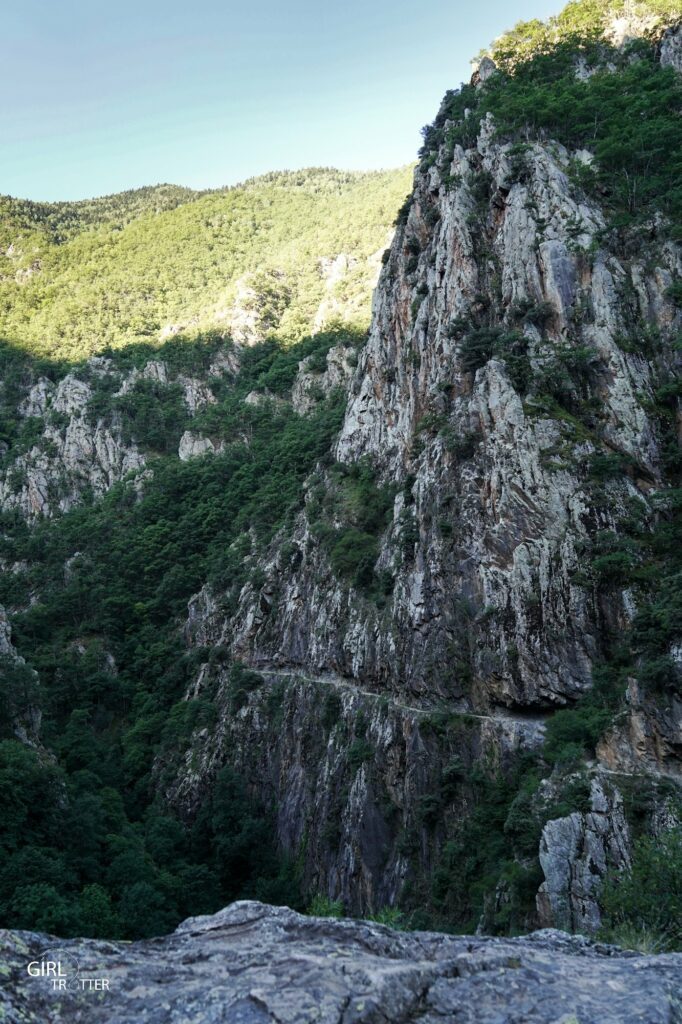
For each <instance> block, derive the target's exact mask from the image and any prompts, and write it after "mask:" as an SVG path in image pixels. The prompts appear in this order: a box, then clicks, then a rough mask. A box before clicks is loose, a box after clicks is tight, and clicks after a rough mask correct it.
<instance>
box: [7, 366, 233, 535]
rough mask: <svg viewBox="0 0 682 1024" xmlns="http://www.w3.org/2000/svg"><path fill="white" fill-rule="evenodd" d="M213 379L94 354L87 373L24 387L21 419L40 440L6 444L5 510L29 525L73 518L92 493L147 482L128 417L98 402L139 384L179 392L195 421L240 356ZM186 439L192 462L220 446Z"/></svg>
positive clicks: (184, 449)
mask: <svg viewBox="0 0 682 1024" xmlns="http://www.w3.org/2000/svg"><path fill="white" fill-rule="evenodd" d="M219 356H220V358H219V359H218V360H217V361H216V363H215V365H214V366H212V367H211V369H210V371H209V375H208V377H209V379H208V380H206V379H199V378H196V377H190V376H187V375H184V374H174V373H172V372H171V371H170V370H169V367H168V366H167V365H166V363H165V362H164V361H163V360H158V359H154V360H150V361H149V362H147V363H146V364H145V365H144V366H143V367H141V368H139V369H138V368H133V369H132V370H129V371H121V370H117V368H116V366H115V365H114V363H113V362H112V360H110V359H107V358H104V357H101V356H93V357H92V358H91V359H89V360H88V361H87V362H86V363H85V364H84V366H83V368H82V369H78V370H74V371H72V372H70V373H68V374H67V375H66V376H64V377H62V378H61V379H59V380H58V381H56V382H54V381H52V380H49V379H48V378H46V377H40V378H39V379H38V380H37V381H35V382H34V383H27V384H26V385H25V386H24V387H23V388H22V389H21V392H22V393H21V397H20V399H19V402H18V403H17V408H16V413H17V415H18V417H19V419H20V420H23V421H24V422H26V421H32V422H33V423H34V424H35V425H36V427H37V429H36V436H35V438H34V439H33V440H32V442H31V443H30V445H29V446H28V447H27V448H26V450H24V451H20V452H18V453H17V451H16V450H15V448H9V449H8V448H7V446H6V445H0V456H1V457H2V462H1V463H0V509H2V510H3V511H16V512H18V513H19V515H21V516H22V517H23V518H24V519H26V520H27V522H29V523H35V522H37V521H38V520H40V519H42V518H50V517H52V516H54V515H55V514H57V513H60V512H68V511H69V510H70V509H72V508H74V507H75V506H77V505H79V504H80V503H81V501H82V500H83V496H84V495H85V494H86V493H89V494H91V495H92V497H94V498H100V497H101V496H102V495H103V494H105V493H106V492H107V491H108V490H109V488H110V487H112V486H113V485H114V484H115V483H118V482H119V481H121V480H123V479H124V478H125V477H128V476H129V477H130V479H131V480H133V481H135V480H136V479H137V480H139V481H141V480H142V474H143V472H144V471H145V466H146V462H147V459H146V456H145V453H144V450H143V446H140V445H139V444H138V442H137V440H136V438H135V436H134V427H133V432H132V434H131V430H130V423H127V422H126V418H125V416H123V415H122V414H121V413H120V412H116V411H113V412H111V413H109V414H107V415H102V414H100V413H98V412H97V411H96V410H95V411H93V410H92V408H91V401H92V399H93V397H94V396H95V395H96V394H97V392H98V391H99V392H101V391H102V389H104V390H105V392H106V393H107V394H109V395H114V396H115V397H122V396H125V395H128V394H130V392H131V391H132V390H133V389H134V387H135V385H136V384H137V383H138V382H139V381H151V382H155V383H156V384H158V385H159V386H160V387H161V388H164V387H168V386H170V385H175V386H179V387H180V389H181V393H182V399H183V403H184V406H185V408H186V410H187V414H188V416H190V417H191V416H193V415H194V414H195V413H196V411H197V410H198V409H200V408H201V407H202V406H204V405H206V404H208V403H211V402H214V401H215V398H214V396H213V393H212V391H211V388H210V384H211V377H217V376H221V375H222V374H224V373H231V372H234V370H235V369H236V362H235V355H234V352H233V351H232V350H228V351H226V352H221V353H219ZM187 434H188V436H187V437H183V438H182V443H181V445H180V450H179V455H180V458H183V459H186V458H189V457H192V456H195V455H197V454H202V453H203V452H204V451H206V450H213V445H212V444H211V443H210V442H208V444H209V445H210V449H209V448H207V446H206V439H203V441H204V443H203V445H202V439H197V438H192V437H191V435H190V432H187Z"/></svg>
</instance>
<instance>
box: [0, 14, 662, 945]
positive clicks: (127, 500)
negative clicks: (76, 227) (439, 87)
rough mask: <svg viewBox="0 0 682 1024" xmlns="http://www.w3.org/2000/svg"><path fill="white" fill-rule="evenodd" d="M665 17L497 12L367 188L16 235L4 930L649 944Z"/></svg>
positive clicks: (656, 916)
mask: <svg viewBox="0 0 682 1024" xmlns="http://www.w3.org/2000/svg"><path fill="white" fill-rule="evenodd" d="M681 21H682V7H681V5H680V3H679V0H669V2H664V0H650V2H647V3H631V4H625V3H622V2H619V0H613V2H609V3H596V2H593V0H577V2H574V3H571V4H569V5H568V7H567V8H566V9H565V11H564V12H563V13H562V14H561V15H559V16H557V18H555V19H552V21H551V22H550V23H548V25H546V26H543V25H541V24H540V23H531V24H530V25H525V26H518V27H517V28H516V29H515V30H514V31H513V32H512V33H510V34H509V35H508V36H506V37H504V38H503V39H501V40H498V41H497V42H496V43H495V45H494V46H493V48H492V49H491V51H490V53H489V54H488V55H486V56H485V57H484V58H482V59H481V61H480V64H479V67H478V70H477V72H476V73H475V75H474V77H473V79H472V82H471V84H469V85H467V86H463V87H462V88H461V89H460V90H457V91H454V92H451V93H448V94H447V95H446V97H445V99H444V101H443V104H442V106H441V108H440V111H439V113H438V115H437V117H436V119H435V121H434V123H433V125H430V126H429V127H427V128H426V129H425V130H424V146H423V149H422V151H421V153H420V162H419V165H418V167H417V170H416V172H415V176H414V187H413V190H412V192H411V194H410V196H409V198H408V200H407V201H406V202H405V203H404V204H403V205H402V207H401V208H400V210H399V211H398V206H399V200H400V199H401V198H402V195H401V193H404V191H405V183H404V172H397V173H396V174H393V175H374V176H362V177H358V176H349V177H348V178H347V179H346V178H345V177H344V176H339V175H338V174H337V173H336V172H310V173H308V174H304V175H303V177H302V179H301V181H298V179H297V177H296V176H291V175H286V176H274V177H273V178H272V180H260V181H257V182H254V183H252V184H249V185H247V186H246V187H245V188H244V189H242V190H235V191H234V192H231V193H227V194H223V193H220V194H212V195H206V196H200V197H192V196H189V197H180V196H178V195H176V194H174V193H171V195H170V196H169V197H167V198H168V202H169V203H171V204H172V203H174V202H175V201H176V199H180V198H182V199H183V202H182V203H181V204H180V205H178V206H176V207H175V208H173V209H167V210H165V211H163V212H159V213H155V212H147V213H142V214H140V215H139V216H138V215H137V214H138V206H137V205H136V203H137V201H136V200H135V201H134V202H133V201H132V200H131V203H130V204H124V207H123V212H122V213H121V214H120V218H119V219H120V223H119V222H114V221H113V220H107V222H106V223H104V222H102V223H99V224H96V223H92V222H90V221H88V226H86V227H85V228H84V229H83V230H81V231H79V232H75V231H74V232H72V230H71V228H66V227H64V228H62V227H59V225H60V224H61V223H62V221H59V220H58V219H57V220H54V219H53V221H52V222H51V223H50V224H49V225H48V224H47V219H46V217H45V216H43V214H40V217H42V219H43V222H44V223H43V227H42V228H41V229H40V231H42V234H41V239H42V240H41V241H40V242H36V243H35V244H36V246H40V245H42V246H44V247H45V249H44V253H45V255H44V256H42V255H41V256H40V259H39V260H38V262H39V264H40V265H39V266H37V265H36V266H34V265H33V263H34V262H36V261H35V260H32V258H31V256H30V253H29V244H28V243H24V248H23V249H22V248H21V245H19V244H18V243H12V244H13V245H15V246H16V248H15V249H13V251H12V253H10V255H9V256H8V257H6V259H9V260H12V259H15V258H16V259H18V260H20V261H23V264H22V266H19V267H18V268H17V270H15V271H14V275H13V276H12V277H11V279H10V277H9V275H6V279H5V281H4V283H3V288H4V289H5V291H4V295H5V296H6V298H5V305H4V307H3V308H4V310H5V312H4V314H3V315H4V317H5V328H4V329H5V332H6V335H7V340H8V344H6V345H5V346H4V347H3V390H2V430H3V435H2V437H3V456H2V457H3V462H2V467H1V469H2V478H1V480H0V504H1V505H2V509H3V518H2V542H1V544H2V546H1V549H0V557H1V558H2V566H3V569H4V574H3V577H2V580H1V581H0V602H1V603H2V604H3V605H4V606H5V608H6V610H7V616H6V618H3V620H2V633H0V652H2V653H3V655H4V668H5V674H4V684H3V690H2V701H3V703H2V727H3V730H4V737H5V738H4V741H3V742H2V744H0V758H1V760H0V787H1V789H2V798H3V800H4V802H5V805H6V806H7V807H8V808H9V813H8V814H7V816H6V822H5V827H4V833H3V836H2V838H1V839H0V842H2V844H3V851H4V854H5V857H4V867H3V868H2V869H1V870H0V908H1V911H2V916H3V920H4V921H5V922H6V923H11V924H12V925H15V926H26V927H28V926H31V927H40V928H42V929H46V930H53V931H57V932H60V933H69V934H79V933H80V934H86V935H95V936H114V935H116V936H122V937H135V936H139V935H143V934H151V933H154V932H158V931H161V930H164V929H165V928H167V927H169V926H170V925H171V924H172V923H173V922H174V921H177V920H178V919H179V918H180V917H181V916H183V915H186V914H190V913H197V912H203V911H210V910H214V909H216V908H217V907H218V906H219V905H220V904H221V903H222V902H225V901H226V900H228V899H232V898H234V897H236V896H255V897H257V898H260V899H265V900H269V901H272V902H278V901H280V900H282V901H288V902H289V903H290V904H295V905H298V906H307V905H310V904H311V903H312V905H313V906H314V907H315V908H317V909H318V910H319V909H323V910H327V911H331V912H341V910H342V909H344V908H345V909H346V910H348V911H352V912H353V913H356V914H370V913H371V914H374V915H380V916H382V917H384V918H385V919H388V918H390V919H392V920H394V921H395V920H397V919H401V920H403V921H404V922H405V923H407V924H410V925H413V926H417V925H428V926H433V925H437V926H439V927H442V928H444V929H450V930H454V929H459V930H462V929H474V928H476V927H478V926H480V927H481V928H483V929H485V930H489V931H493V932H498V933H513V932H515V931H519V930H527V929H529V928H531V927H533V926H536V925H538V924H540V925H555V926H559V927H564V928H568V929H571V930H578V931H586V932H591V933H598V932H602V933H606V934H609V935H614V934H615V935H616V936H617V937H618V938H619V939H621V940H622V941H626V942H639V943H641V942H642V941H646V942H648V943H650V944H651V945H653V946H655V947H656V948H662V947H675V946H679V945H680V943H681V942H682V936H681V934H680V925H679V922H680V920H681V919H682V914H681V913H680V909H681V908H680V902H679V901H680V899H681V898H682V897H680V886H681V878H682V838H681V835H680V820H681V818H682V803H681V799H680V777H681V772H680V768H681V764H682V757H681V751H682V735H681V729H682V701H681V693H682V689H681V686H682V684H681V679H682V664H681V661H680V651H681V650H682V636H681V635H680V627H681V620H682V614H681V612H682V589H681V587H680V579H681V574H682V566H681V565H680V551H681V550H682V543H681V541H682V536H681V533H680V509H681V508H682V499H681V492H680V478H679V474H680V465H681V463H680V429H681V423H680V384H679V359H680V332H681V331H682V312H681V311H680V305H681V293H680V274H681V270H682V256H681V253H680V234H679V209H680V204H681V202H682V200H681V198H680V191H679V190H680V184H679V183H680V180H681V178H680V173H679V172H680V168H681V167H682V130H681V128H680V125H681V123H682V122H681V121H680V107H681V102H680V101H681V98H682V85H681V84H680V77H679V75H680V67H681V54H682V41H681V40H682V34H681V32H680V29H679V27H678V26H679V23H680V22H681ZM297 182H298V183H297ZM387 183H388V184H387ZM378 193H380V194H381V198H380V199H378ZM390 197H392V199H391V198H390ZM185 199H186V201H185ZM351 200H352V202H351ZM150 201H152V202H160V201H161V200H160V199H159V197H158V196H156V194H155V193H152V194H151V195H150ZM344 202H345V203H346V204H349V203H350V204H351V205H350V207H348V205H347V210H348V209H351V210H352V211H354V213H353V215H352V216H350V215H349V214H348V212H347V210H346V213H344V212H343V203H344ZM391 202H392V203H393V205H392V206H391ZM219 204H222V206H221V207H220V209H221V211H222V212H220V213H219V212H217V211H218V205H219ZM353 204H355V205H353ZM376 204H378V205H376ZM127 210H132V211H133V213H134V214H135V216H134V217H133V219H131V220H130V222H129V223H125V224H123V221H125V219H126V217H127V216H128V213H126V212H125V211H127ZM396 212H397V213H398V216H397V226H396V230H395V235H394V237H393V241H392V243H391V245H390V249H389V250H388V251H387V252H386V253H385V254H384V256H383V258H378V259H377V263H381V264H382V269H381V274H380V277H379V283H378V286H377V290H376V293H375V298H374V304H373V316H372V323H371V328H370V331H369V335H368V336H366V335H365V333H364V330H363V329H361V328H362V327H363V326H364V325H363V324H362V322H361V316H362V311H363V310H365V311H366V310H367V309H368V302H369V288H368V283H369V281H370V278H371V274H370V268H371V267H372V266H373V265H374V264H373V256H372V254H373V253H376V252H378V250H379V249H380V248H381V246H382V242H381V238H380V237H379V236H381V234H382V233H387V232H388V222H389V221H390V220H391V219H392V218H393V217H394V216H395V213H396ZM275 214H277V218H280V217H281V219H276V217H275ZM356 215H357V219H354V218H355V217H356ZM93 216H94V214H93ZM108 216H109V214H107V217H108ZM21 217H24V219H25V213H20V212H17V209H15V208H14V207H13V212H12V218H14V219H13V221H12V223H14V224H15V228H13V230H16V225H17V224H19V222H20V219H21ZM40 217H39V219H40ZM325 218H327V219H325ZM95 220H96V218H95ZM22 223H24V222H22ZM64 223H65V224H66V223H68V219H67V220H66V221H64ZM292 224H293V225H294V226H295V230H294V231H293V232H292V230H291V225H292ZM121 225H123V226H121ZM199 225H200V226H201V230H199V227H198V226H199ZM367 225H372V230H371V231H368V230H367ZM21 230H22V231H24V230H25V231H27V232H28V230H29V229H28V227H22V228H21ZM40 231H39V233H40ZM20 233H21V232H19V234H20ZM370 236H371V237H370ZM17 237H18V236H17ZM22 237H23V236H22ZM26 237H28V236H26ZM153 239H156V243H153ZM160 239H163V245H162V247H161V248H160V249H157V248H155V247H154V245H156V244H158V243H159V240H160ZM211 246H213V248H211ZM36 251H37V250H36ZM41 252H43V250H41ZM15 253H17V254H18V255H16V257H15ZM273 253H274V255H273ZM214 260H217V261H218V262H217V264H215V263H214V262H213V261H214ZM353 260H357V262H356V263H353ZM237 264H238V266H239V270H238V271H237V269H235V268H236V267H237ZM133 266H134V267H135V273H134V274H129V273H128V268H129V267H133ZM216 267H217V269H216ZM26 271H29V273H28V274H26V273H25V272H26ZM22 275H23V276H22ZM221 275H222V276H221ZM245 275H246V276H245ZM249 275H253V276H249ZM219 278H220V284H219V286H218V284H217V282H218V279H219ZM171 279H172V281H173V288H174V289H175V290H174V291H173V290H171V289H170V286H169V285H168V281H170V280H171ZM228 279H229V282H231V283H229V284H226V283H225V282H226V281H227V280H228ZM102 281H106V282H108V284H107V291H106V295H104V294H103V293H102V294H101V295H100V294H99V293H97V289H98V288H100V282H102ZM164 289H165V290H164ZM221 289H224V291H221ZM230 289H232V291H230ZM240 289H241V290H240ZM249 289H251V291H249ZM96 293H97V295H99V298H97V295H96ZM254 294H255V295H256V296H257V299H256V300H254V299H253V295H254ZM249 296H250V297H249ZM31 297H33V298H31ZM32 301H35V303H36V305H35V309H34V311H33V312H32V313H31V305H30V303H31V302H32ZM226 311H228V312H226ZM224 313H225V317H224V319H223V314H224ZM228 313H229V315H228ZM338 321H340V323H339V322H338ZM325 322H326V324H327V328H328V329H327V330H320V328H321V327H322V326H323V325H324V324H325ZM204 324H205V325H206V329H205V330H203V329H202V328H203V325H204ZM356 328H359V329H356ZM147 329H149V331H150V332H151V333H150V334H149V335H146V334H145V333H144V332H145V331H146V330H147ZM176 329H177V330H178V336H177V337H174V338H172V339H171V340H167V341H165V343H163V344H160V342H161V341H162V337H161V336H162V335H163V334H164V333H171V332H172V331H175V330H176ZM311 331H312V336H311V337H308V338H306V339H305V340H301V339H302V338H303V336H304V335H305V334H306V333H310V332H311ZM192 332H195V333H196V337H193V338H192V337H189V336H188V335H191V334H192ZM262 334H269V335H270V338H269V340H267V341H266V342H264V343H257V344H250V343H251V342H254V341H255V340H256V339H257V337H258V336H259V335H262ZM141 338H142V339H143V342H142V343H140V339H141ZM133 342H134V343H133ZM93 352H95V353H97V354H95V355H94V356H92V357H91V358H89V359H88V360H87V361H84V360H83V359H82V358H81V357H83V356H84V355H86V354H88V355H89V354H90V353H93ZM73 353H75V354H77V356H78V360H77V361H75V362H74V363H72V364H69V363H68V362H65V360H67V361H68V359H69V356H70V354H73ZM54 357H59V359H60V360H61V362H56V361H55V358H54ZM37 793H41V794H42V796H41V799H40V800H38V799H36V794H37ZM45 793H48V794H51V798H49V799H48V798H46V797H45V795H44V794H45ZM65 826H66V827H65ZM400 915H402V917H400Z"/></svg>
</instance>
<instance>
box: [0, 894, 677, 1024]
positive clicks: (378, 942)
mask: <svg viewBox="0 0 682 1024" xmlns="http://www.w3.org/2000/svg"><path fill="white" fill-rule="evenodd" d="M0 943H1V947H0V948H2V955H3V971H4V974H5V982H4V984H3V989H2V994H1V995H0V1000H1V1002H0V1005H1V1006H2V1008H3V1019H4V1020H6V1021H7V1022H8V1024H19V1022H21V1024H38V1022H40V1024H61V1022H64V1024H66V1022H67V1021H68V1022H71V1021H76V1020H77V1021H82V1022H83V1024H85V1022H92V1024H94V1022H96V1021H113V1020H115V1021H117V1024H128V1022H130V1024H133V1022H135V1024H137V1022H139V1021H140V1020H145V1021H149V1022H150V1024H171V1022H178V1024H179V1022H180V1021H192V1022H194V1024H201V1022H204V1021H205V1022H209V1021H215V1020H220V1021H223V1022H225V1024H238V1022H239V1024H244V1022H249V1024H266V1022H268V1021H284V1020H286V1021H289V1022H291V1024H298V1022H300V1024H308V1022H310V1021H313V1020H315V1021H320V1022H321V1024H337V1022H341V1021H343V1022H345V1024H361V1022H366V1024H369V1022H372V1024H380V1022H386V1024H389V1022H390V1024H400V1022H403V1021H404V1022H407V1021H419V1022H421V1024H435V1022H436V1021H443V1020H450V1021H455V1020H457V1021H462V1022H463V1024H511V1022H512V1021H518V1020H524V1021H526V1022H527V1024H556V1022H557V1021H561V1022H563V1024H570V1022H572V1021H580V1022H581V1024H630V1022H632V1024H635V1022H640V1021H646V1022H647V1024H673V1022H675V1021H677V1020H679V1008H680V1001H681V999H682V988H681V987H680V969H681V968H682V957H681V956H680V954H669V955H667V956H664V957H645V956H637V955H635V954H632V953H631V954H624V953H623V952H622V951H620V950H618V949H616V948H615V947H613V946H605V945H595V944H592V943H590V942H588V941H586V940H585V939H583V938H578V937H571V936H569V935H566V934H565V933H562V932H557V931H552V930H547V931H540V932H535V933H534V934H532V935H529V936H528V937H527V938H523V939H494V938H476V939H474V938H471V937H468V938H455V937H453V936H449V935H438V934H436V933H433V932H431V933H429V932H415V933H412V934H409V935H408V934H405V933H400V932H395V931H392V930H391V929H389V928H385V927H382V926H381V925H376V924H371V923H370V922H363V921H330V920H324V919H322V918H315V917H312V918H311V917H301V916H300V915H299V914H295V913H293V912H292V911H290V910H287V909H286V908H284V907H277V908H275V907H267V906H265V905H263V904H262V903H253V902H247V901H244V902H240V903H234V904H232V906H230V907H226V908H225V910H223V911H221V912H220V913H218V914H215V915H213V916H212V917H195V918H190V919H189V920H187V921H184V922H183V923H182V924H181V925H180V926H179V928H178V929H177V931H176V932H175V933H174V934H173V935H169V936H166V937H164V938H158V939H152V940H150V941H147V942H138V943H133V944H126V945H125V946H123V945H121V944H120V943H112V942H106V943H105V942H95V941H87V940H83V939H80V940H75V941H74V940H63V939H62V940H54V939H52V938H50V937H49V936H46V935H38V934H35V933H32V932H0ZM46 950H47V951H49V952H48V953H46ZM49 958H51V959H52V962H55V963H56V962H58V963H60V964H61V965H62V970H63V973H64V975H65V978H64V980H65V983H66V986H67V987H65V991H63V992H60V993H59V994H57V992H54V991H52V979H51V978H49V977H40V976H38V977H30V976H29V975H28V974H27V967H28V964H29V963H33V964H37V965H38V969H39V967H40V963H41V961H44V962H46V963H47V961H48V959H49ZM35 969H36V968H35V967H34V970H35ZM103 982H106V988H105V987H103V985H102V983H103Z"/></svg>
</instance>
